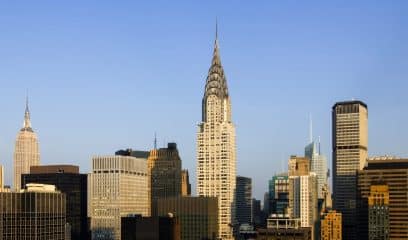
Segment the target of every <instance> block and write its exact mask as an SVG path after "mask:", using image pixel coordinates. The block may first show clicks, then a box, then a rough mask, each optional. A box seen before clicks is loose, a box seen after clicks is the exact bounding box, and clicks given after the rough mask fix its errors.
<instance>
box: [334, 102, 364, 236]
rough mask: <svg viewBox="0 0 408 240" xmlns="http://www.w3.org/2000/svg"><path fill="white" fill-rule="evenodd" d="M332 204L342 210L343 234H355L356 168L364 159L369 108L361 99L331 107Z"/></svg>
mask: <svg viewBox="0 0 408 240" xmlns="http://www.w3.org/2000/svg"><path fill="white" fill-rule="evenodd" d="M332 121H333V123H332V131H333V133H332V137H333V143H332V150H333V194H334V208H335V209H336V210H337V211H339V212H341V214H342V220H343V238H344V239H347V240H355V239H357V238H356V237H357V236H356V226H357V224H356V217H357V216H356V194H357V191H356V187H355V186H356V182H357V178H356V171H357V170H361V169H363V167H364V165H365V162H366V159H367V146H368V124H367V122H368V111H367V105H366V104H365V103H363V102H361V101H347V102H338V103H336V104H335V105H334V106H333V108H332Z"/></svg>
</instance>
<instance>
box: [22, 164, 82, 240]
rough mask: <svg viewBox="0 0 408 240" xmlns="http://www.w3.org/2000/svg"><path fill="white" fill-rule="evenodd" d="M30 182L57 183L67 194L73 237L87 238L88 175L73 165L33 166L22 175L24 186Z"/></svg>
mask: <svg viewBox="0 0 408 240" xmlns="http://www.w3.org/2000/svg"><path fill="white" fill-rule="evenodd" d="M28 183H41V184H51V185H55V186H56V187H57V189H58V190H59V191H61V192H62V193H65V195H66V210H67V223H69V225H70V226H69V228H70V229H71V233H70V236H71V238H72V239H87V238H88V224H87V204H88V200H87V175H86V174H79V167H78V166H72V165H43V166H31V168H30V173H29V174H23V175H22V177H21V186H22V188H23V187H24V186H25V185H26V184H28Z"/></svg>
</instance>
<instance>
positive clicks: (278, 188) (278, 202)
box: [264, 173, 289, 214]
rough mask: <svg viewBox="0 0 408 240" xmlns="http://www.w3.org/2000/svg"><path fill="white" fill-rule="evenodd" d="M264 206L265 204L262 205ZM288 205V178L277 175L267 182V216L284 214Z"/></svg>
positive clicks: (283, 175)
mask: <svg viewBox="0 0 408 240" xmlns="http://www.w3.org/2000/svg"><path fill="white" fill-rule="evenodd" d="M264 204H266V203H264ZM288 205H289V177H288V174H287V173H282V174H278V175H275V176H273V177H272V179H271V180H269V214H286V213H287V208H288Z"/></svg>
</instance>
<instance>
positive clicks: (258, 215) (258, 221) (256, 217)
mask: <svg viewBox="0 0 408 240" xmlns="http://www.w3.org/2000/svg"><path fill="white" fill-rule="evenodd" d="M252 224H253V225H254V226H255V227H259V226H261V225H262V208H261V200H257V199H255V198H253V199H252Z"/></svg>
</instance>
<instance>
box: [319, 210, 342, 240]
mask: <svg viewBox="0 0 408 240" xmlns="http://www.w3.org/2000/svg"><path fill="white" fill-rule="evenodd" d="M341 225H342V220H341V213H338V212H336V211H328V212H326V213H324V214H323V215H322V218H321V225H320V231H321V232H320V239H321V240H341V239H342V237H341V236H342V230H341Z"/></svg>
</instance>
